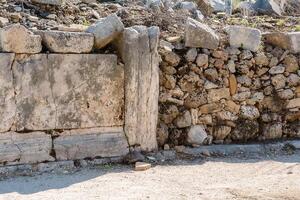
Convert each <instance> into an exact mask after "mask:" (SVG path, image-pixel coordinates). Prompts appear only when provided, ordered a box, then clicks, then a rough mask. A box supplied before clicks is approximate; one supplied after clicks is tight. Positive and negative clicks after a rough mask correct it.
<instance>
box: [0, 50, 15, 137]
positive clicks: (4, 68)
mask: <svg viewBox="0 0 300 200" xmlns="http://www.w3.org/2000/svg"><path fill="white" fill-rule="evenodd" d="M14 57H15V55H14V54H12V53H0V116H1V120H0V132H6V131H8V130H10V128H11V126H12V124H13V122H14V118H15V113H16V104H15V94H14V87H13V75H12V71H11V66H12V63H13V60H14Z"/></svg>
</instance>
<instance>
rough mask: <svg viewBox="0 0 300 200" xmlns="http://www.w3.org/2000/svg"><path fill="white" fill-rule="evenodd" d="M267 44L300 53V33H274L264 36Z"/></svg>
mask: <svg viewBox="0 0 300 200" xmlns="http://www.w3.org/2000/svg"><path fill="white" fill-rule="evenodd" d="M264 38H265V40H266V42H267V43H269V44H272V45H274V46H277V47H280V48H283V49H287V50H290V51H291V52H293V53H299V52H300V32H291V33H284V32H274V33H266V34H264Z"/></svg>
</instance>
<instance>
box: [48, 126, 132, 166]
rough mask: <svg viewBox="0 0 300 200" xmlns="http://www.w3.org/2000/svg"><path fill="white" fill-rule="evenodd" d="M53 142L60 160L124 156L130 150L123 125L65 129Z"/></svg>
mask: <svg viewBox="0 0 300 200" xmlns="http://www.w3.org/2000/svg"><path fill="white" fill-rule="evenodd" d="M53 144H54V150H55V154H56V158H57V159H58V160H74V159H82V158H95V157H98V156H100V157H114V156H124V155H126V154H127V153H128V152H129V151H128V144H127V141H126V138H125V134H124V131H123V128H122V127H109V128H108V127H106V128H92V129H78V130H71V131H65V132H63V133H62V134H61V135H60V136H59V137H57V138H55V139H54V141H53Z"/></svg>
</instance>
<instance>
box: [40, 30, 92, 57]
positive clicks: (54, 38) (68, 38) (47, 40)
mask: <svg viewBox="0 0 300 200" xmlns="http://www.w3.org/2000/svg"><path fill="white" fill-rule="evenodd" d="M36 34H38V35H40V36H41V37H42V42H43V44H44V45H45V47H46V48H47V49H48V50H49V51H50V52H54V53H89V52H91V51H92V49H93V45H94V35H93V34H91V33H75V32H63V31H37V32H36Z"/></svg>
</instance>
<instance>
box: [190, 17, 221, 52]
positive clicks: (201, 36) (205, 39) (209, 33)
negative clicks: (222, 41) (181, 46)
mask: <svg viewBox="0 0 300 200" xmlns="http://www.w3.org/2000/svg"><path fill="white" fill-rule="evenodd" d="M185 46H186V47H196V48H206V49H216V48H218V46H219V36H218V35H217V34H216V33H215V32H214V31H213V30H212V29H211V28H210V27H209V26H208V25H206V24H203V23H200V22H198V21H196V20H194V19H192V18H188V19H187V21H186V25H185Z"/></svg>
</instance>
